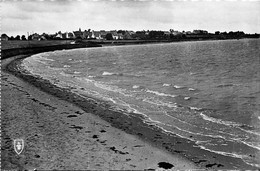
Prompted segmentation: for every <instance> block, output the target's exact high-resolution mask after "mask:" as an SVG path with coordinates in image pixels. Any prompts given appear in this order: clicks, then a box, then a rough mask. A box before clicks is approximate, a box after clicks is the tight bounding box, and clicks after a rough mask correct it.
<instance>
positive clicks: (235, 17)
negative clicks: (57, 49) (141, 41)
mask: <svg viewBox="0 0 260 171" xmlns="http://www.w3.org/2000/svg"><path fill="white" fill-rule="evenodd" d="M258 9H260V2H225V1H223V2H222V1H220V2H214V1H211V2H205V1H198V2H190V1H187V2H184V1H180V2H178V1H156V2H155V1H130V0H128V1H116V2H113V1H84V0H82V1H76V0H72V1H69V0H55V1H42V2H39V1H29V0H28V1H17V2H15V1H4V2H2V16H3V17H2V18H3V19H2V31H3V32H6V33H10V34H13V33H14V34H18V33H19V34H20V33H22V34H24V33H26V32H28V31H30V32H31V31H34V32H39V33H42V32H50V33H54V32H57V31H72V30H77V29H78V28H79V27H81V28H82V29H89V28H90V29H94V30H100V29H105V30H112V29H128V30H142V29H145V30H147V29H149V30H152V29H157V30H169V29H175V30H180V31H182V30H193V29H206V30H209V31H216V30H220V31H225V30H226V31H230V30H234V31H235V30H243V31H245V32H259V30H260V29H259V24H260V22H259V16H260V11H259V10H258Z"/></svg>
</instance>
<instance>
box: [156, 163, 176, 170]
mask: <svg viewBox="0 0 260 171" xmlns="http://www.w3.org/2000/svg"><path fill="white" fill-rule="evenodd" d="M158 166H159V167H160V168H163V169H171V168H173V167H174V165H172V164H171V163H167V162H160V163H158Z"/></svg>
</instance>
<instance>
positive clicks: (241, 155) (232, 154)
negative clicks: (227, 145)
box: [196, 143, 260, 167]
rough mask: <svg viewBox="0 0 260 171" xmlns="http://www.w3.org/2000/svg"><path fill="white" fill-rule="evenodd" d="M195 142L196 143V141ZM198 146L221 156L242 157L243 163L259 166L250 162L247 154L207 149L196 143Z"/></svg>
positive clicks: (259, 165)
mask: <svg viewBox="0 0 260 171" xmlns="http://www.w3.org/2000/svg"><path fill="white" fill-rule="evenodd" d="M196 144H197V143H196ZM198 147H199V148H201V149H203V150H207V151H210V152H213V153H217V154H221V155H223V156H229V157H233V158H239V159H242V160H243V161H244V162H245V163H247V164H249V165H251V166H254V167H260V164H256V163H252V162H250V161H249V160H250V157H249V156H247V155H243V154H236V153H228V152H223V151H216V150H211V149H208V148H206V147H204V146H201V145H198Z"/></svg>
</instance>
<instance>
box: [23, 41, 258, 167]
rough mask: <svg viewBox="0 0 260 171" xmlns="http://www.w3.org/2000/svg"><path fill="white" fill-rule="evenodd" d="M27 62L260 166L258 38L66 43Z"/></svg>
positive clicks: (85, 92) (73, 87) (58, 81)
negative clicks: (68, 46)
mask: <svg viewBox="0 0 260 171" xmlns="http://www.w3.org/2000/svg"><path fill="white" fill-rule="evenodd" d="M22 67H23V68H24V69H26V70H28V71H29V72H30V73H32V74H33V75H36V76H38V77H41V78H43V79H47V80H49V81H50V82H51V83H53V84H55V85H57V86H59V87H63V88H67V89H69V90H70V91H72V92H73V93H77V94H78V95H82V97H85V96H87V97H92V98H96V99H100V100H103V101H105V102H106V103H108V104H110V105H111V106H113V110H117V111H121V112H122V113H123V114H125V115H131V113H137V114H140V115H143V116H144V118H145V119H144V124H153V125H155V126H157V127H159V128H160V129H161V130H162V131H164V132H170V133H173V134H175V135H177V136H179V137H181V138H185V139H188V140H190V141H193V142H195V143H196V144H197V145H198V146H199V147H200V148H201V149H204V150H208V151H210V152H212V153H218V154H221V155H224V156H230V157H234V158H241V159H242V160H243V161H244V162H245V163H247V164H249V165H252V166H255V167H260V39H240V40H216V41H196V42H195V41H194V42H174V43H163V44H144V45H125V46H107V47H99V48H82V49H73V50H60V51H53V52H46V53H40V54H36V55H33V56H31V57H29V58H26V59H24V60H23V63H22Z"/></svg>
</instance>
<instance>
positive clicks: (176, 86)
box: [173, 85, 183, 89]
mask: <svg viewBox="0 0 260 171" xmlns="http://www.w3.org/2000/svg"><path fill="white" fill-rule="evenodd" d="M173 87H174V88H176V89H180V88H183V87H182V86H178V85H174V86H173Z"/></svg>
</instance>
